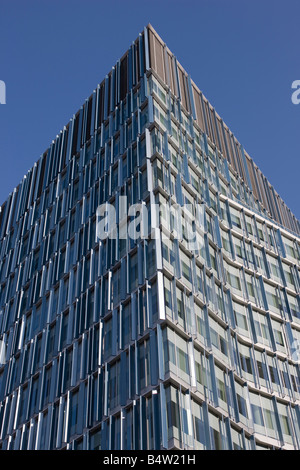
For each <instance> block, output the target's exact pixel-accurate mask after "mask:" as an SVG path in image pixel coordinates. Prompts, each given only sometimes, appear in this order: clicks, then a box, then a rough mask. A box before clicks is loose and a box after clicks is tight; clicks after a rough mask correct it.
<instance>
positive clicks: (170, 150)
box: [0, 25, 300, 450]
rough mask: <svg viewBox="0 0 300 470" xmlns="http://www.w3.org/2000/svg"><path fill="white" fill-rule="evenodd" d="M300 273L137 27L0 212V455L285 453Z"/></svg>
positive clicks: (295, 245) (170, 68)
mask: <svg viewBox="0 0 300 470" xmlns="http://www.w3.org/2000/svg"><path fill="white" fill-rule="evenodd" d="M241 119H243V117H242V116H241ZM125 196H126V197H127V200H126V201H125ZM124 201H125V202H126V203H124ZM103 204H105V205H106V206H105V207H113V208H114V210H115V213H116V227H115V229H114V235H115V236H108V237H106V238H105V237H100V236H99V230H98V229H99V227H98V222H99V220H98V215H97V214H98V212H97V211H98V208H99V207H103ZM134 204H140V206H135V207H140V212H143V210H145V212H146V213H147V215H148V217H147V220H146V223H144V220H143V221H142V222H141V223H140V224H139V227H136V229H140V231H141V236H140V237H139V238H137V239H135V238H134V237H131V236H121V234H123V235H124V233H125V234H126V233H128V230H127V228H128V229H129V225H130V223H131V222H132V220H133V219H134V217H133V215H131V214H130V207H132V206H133V205H134ZM176 204H177V205H176ZM157 206H158V207H159V210H156V207H157ZM179 206H180V207H179ZM178 207H179V209H178ZM121 222H122V223H121ZM141 227H142V229H141ZM191 234H193V237H194V239H195V240H196V242H195V243H192V242H191V237H190V235H191ZM109 235H111V232H109ZM299 269H300V223H299V221H298V220H297V219H296V217H295V216H294V215H293V214H292V212H291V211H290V209H289V208H288V207H287V206H286V204H285V203H284V202H283V200H282V199H281V198H280V196H279V195H278V193H277V192H276V191H275V189H274V188H273V187H272V185H271V184H270V183H269V182H268V180H267V179H266V177H265V176H264V175H263V174H262V173H261V171H260V170H259V168H258V167H257V165H256V164H255V163H254V162H253V160H252V158H251V157H250V156H249V155H248V154H247V152H246V150H245V149H244V148H243V147H242V145H241V144H240V143H239V142H238V141H237V139H236V138H235V136H234V135H233V133H232V131H231V130H230V129H229V128H228V127H227V125H226V124H225V123H224V121H223V120H222V118H221V117H220V116H219V115H218V114H217V112H216V111H215V109H214V108H213V107H212V106H211V105H210V103H209V102H208V101H207V99H206V98H205V97H204V96H203V94H202V92H201V91H200V90H199V89H198V87H197V86H196V84H195V83H194V82H193V81H192V79H191V77H190V76H189V75H188V74H187V73H186V71H185V70H184V69H183V68H182V66H181V65H180V63H179V62H178V61H177V59H176V57H175V56H174V55H173V54H172V52H171V51H170V50H169V49H168V48H167V46H166V45H165V44H164V42H163V41H162V40H161V38H160V37H159V36H158V34H157V33H156V32H155V31H154V29H153V28H152V26H151V25H148V26H147V27H146V28H144V30H143V31H142V33H141V34H139V36H138V38H137V39H136V40H135V41H134V42H133V43H132V45H131V46H130V47H129V49H128V50H127V52H126V53H125V54H124V56H123V57H122V58H121V59H120V60H119V61H118V62H117V63H116V65H115V66H114V67H113V68H112V70H111V71H110V73H109V74H108V75H107V76H106V77H105V79H104V80H103V81H102V82H101V83H100V84H99V85H98V86H97V87H96V89H95V90H94V91H93V93H92V94H91V96H90V97H89V98H88V99H86V101H85V102H84V104H83V105H82V107H81V108H80V109H79V111H78V112H77V113H76V114H75V115H74V116H73V117H72V119H71V120H70V121H69V123H68V124H67V125H66V126H65V127H64V128H63V130H62V131H61V132H60V134H59V135H58V136H57V137H56V139H55V140H54V141H53V142H52V143H51V145H50V147H49V148H48V149H47V150H46V151H45V152H44V153H43V154H42V155H41V157H40V159H39V160H38V162H37V163H35V164H34V166H33V167H32V169H31V170H30V171H29V172H28V173H27V175H26V176H25V177H24V179H23V180H22V181H21V183H20V184H19V186H18V187H17V188H16V189H15V190H14V191H13V192H12V193H11V194H10V195H9V197H8V199H7V200H6V201H5V202H4V204H3V205H2V206H1V212H0V359H1V361H0V362H1V364H0V448H1V449H85V450H89V449H105V450H117V449H132V450H137V449H196V450H207V449H216V450H219V449H249V450H250V449H251V450H259V449H295V450H299V449H300V429H299V424H300V413H299V405H300V395H299V360H300V303H299V291H300V272H299Z"/></svg>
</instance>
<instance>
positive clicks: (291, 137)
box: [0, 0, 300, 218]
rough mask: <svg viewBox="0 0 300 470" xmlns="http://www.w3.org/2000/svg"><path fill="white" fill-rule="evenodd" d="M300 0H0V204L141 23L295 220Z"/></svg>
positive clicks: (299, 115) (299, 119) (299, 172)
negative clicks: (1, 87)
mask: <svg viewBox="0 0 300 470" xmlns="http://www.w3.org/2000/svg"><path fill="white" fill-rule="evenodd" d="M299 18H300V2H299V0H285V1H283V0H280V1H279V0H251V1H248V0H185V1H179V0H172V1H171V0H151V1H149V0H148V1H147V0H140V1H136V0H123V1H121V0H110V1H102V0H98V1H96V0H84V1H83V0H81V1H79V0H26V2H25V1H24V0H1V5H0V80H4V81H5V83H6V87H7V97H6V98H7V104H6V105H0V159H1V171H0V204H1V203H2V202H3V201H4V200H5V199H6V198H7V196H8V194H9V193H10V192H11V191H12V190H13V188H14V187H15V186H17V184H18V183H19V182H20V180H21V179H22V177H23V176H24V174H25V173H26V172H27V170H28V169H29V168H30V167H31V166H32V165H33V164H34V162H35V161H36V160H37V159H38V158H39V157H40V155H41V154H42V153H43V152H44V150H45V149H46V148H47V147H48V146H49V144H50V143H51V141H52V139H54V138H55V136H56V134H57V133H58V132H59V131H60V130H61V128H62V127H63V126H64V125H65V124H67V123H68V121H69V119H70V117H71V116H72V114H73V113H74V112H76V111H77V109H78V108H79V107H80V106H81V104H82V103H83V101H84V100H85V98H87V97H88V96H89V95H90V94H91V92H92V91H93V89H94V88H95V87H96V86H97V84H98V83H99V82H100V81H102V79H103V78H104V76H105V75H106V73H107V72H108V71H109V70H110V68H111V67H112V66H113V65H114V64H115V62H116V60H117V59H118V58H120V57H121V56H122V55H123V53H124V52H125V50H126V49H127V48H128V46H129V45H130V44H131V42H132V41H133V40H134V39H135V38H136V37H137V35H138V33H139V32H140V31H142V29H143V27H144V26H145V25H146V24H147V23H149V22H150V23H151V24H152V25H153V27H154V28H155V29H156V30H157V32H158V33H159V34H160V36H161V37H162V38H163V40H164V41H165V42H166V43H167V44H168V47H169V48H170V49H171V51H172V52H173V53H174V54H175V55H176V57H177V58H178V60H179V62H181V64H182V65H183V66H184V68H185V69H186V70H187V71H188V72H189V73H190V74H191V76H192V78H193V80H194V81H195V83H196V84H197V85H198V87H199V88H200V89H201V90H202V91H203V93H204V94H205V96H206V97H207V98H208V99H209V100H210V102H211V103H212V105H213V106H215V108H216V110H217V112H218V113H219V114H220V115H221V116H222V117H223V119H224V121H225V122H226V124H227V125H228V126H229V127H230V128H231V130H232V131H233V133H234V134H235V135H236V137H237V139H238V140H239V141H240V142H241V143H242V144H243V146H244V147H245V149H246V150H247V151H248V153H249V154H250V155H251V156H252V158H253V159H254V161H255V162H256V163H257V164H258V166H259V167H260V168H261V170H262V171H263V173H264V174H265V175H266V176H267V178H268V179H269V181H270V182H271V183H272V184H273V185H274V187H275V189H276V190H277V191H278V193H279V194H280V195H281V197H282V198H283V199H284V201H285V202H286V204H287V205H288V206H289V207H290V208H291V210H292V211H293V212H294V214H295V215H296V216H297V217H298V218H300V209H299V204H298V203H299V175H300V159H299V155H300V133H299V122H300V104H299V105H298V106H296V105H293V104H292V101H291V95H292V89H291V85H292V82H293V81H294V80H300V66H299V55H298V54H299V53H298V45H299V44H300V28H299Z"/></svg>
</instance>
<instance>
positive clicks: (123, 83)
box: [120, 56, 128, 100]
mask: <svg viewBox="0 0 300 470" xmlns="http://www.w3.org/2000/svg"><path fill="white" fill-rule="evenodd" d="M127 62H128V59H127V56H126V57H124V59H123V60H122V61H121V66H120V99H121V100H123V99H124V98H125V97H126V93H127V87H128V79H127V68H128V65H127Z"/></svg>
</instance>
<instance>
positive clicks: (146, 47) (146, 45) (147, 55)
mask: <svg viewBox="0 0 300 470" xmlns="http://www.w3.org/2000/svg"><path fill="white" fill-rule="evenodd" d="M144 44H145V67H146V71H147V70H149V69H150V57H149V40H148V28H146V27H145V28H144Z"/></svg>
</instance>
